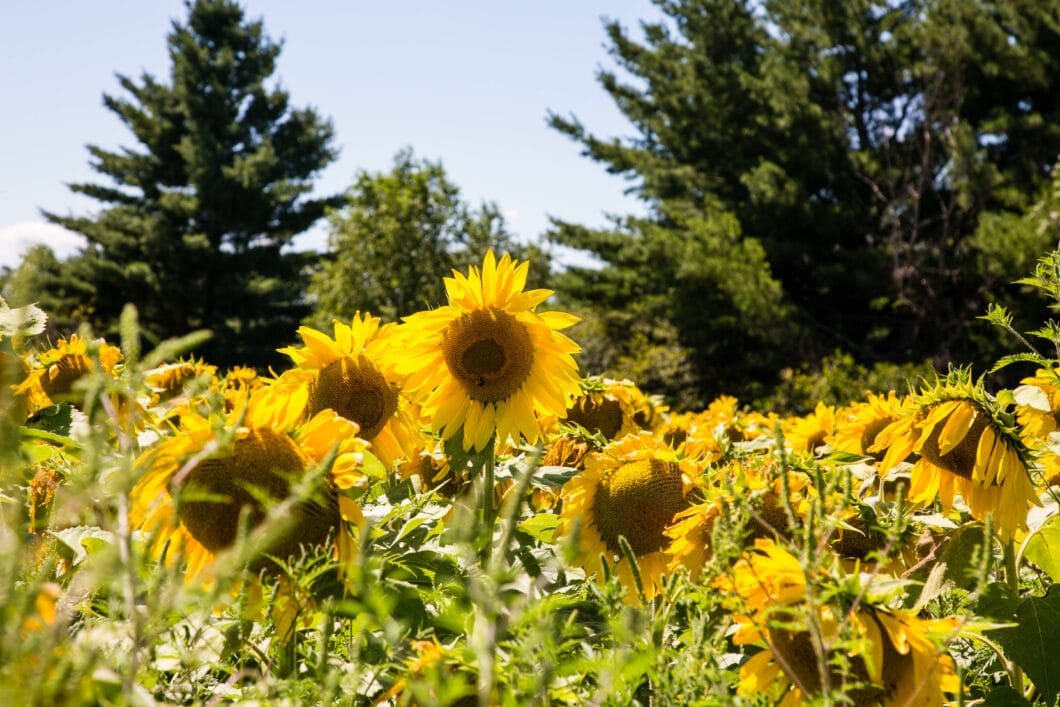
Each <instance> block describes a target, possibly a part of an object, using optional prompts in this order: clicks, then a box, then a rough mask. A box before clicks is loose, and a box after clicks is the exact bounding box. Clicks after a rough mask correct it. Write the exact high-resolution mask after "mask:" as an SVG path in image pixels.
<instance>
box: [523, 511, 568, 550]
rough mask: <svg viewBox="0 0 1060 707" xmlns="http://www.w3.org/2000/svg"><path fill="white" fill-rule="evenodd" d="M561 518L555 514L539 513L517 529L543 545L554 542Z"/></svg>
mask: <svg viewBox="0 0 1060 707" xmlns="http://www.w3.org/2000/svg"><path fill="white" fill-rule="evenodd" d="M558 523H559V516H558V515H556V514H555V513H538V514H537V515H533V516H530V517H529V518H527V519H526V520H524V521H523V522H522V523H520V524H519V525H518V526H517V527H518V528H519V530H521V531H523V532H524V533H526V534H527V535H529V536H530V537H532V538H535V539H536V540H539V541H541V542H543V543H550V542H552V537H553V535H555V533H556V525H557V524H558Z"/></svg>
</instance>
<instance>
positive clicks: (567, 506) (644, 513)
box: [556, 432, 698, 601]
mask: <svg viewBox="0 0 1060 707" xmlns="http://www.w3.org/2000/svg"><path fill="white" fill-rule="evenodd" d="M697 476H698V471H697V469H696V467H695V466H694V465H693V464H692V462H691V461H689V460H688V459H683V458H682V459H679V458H678V456H677V453H676V452H675V451H674V450H673V448H672V447H670V446H669V445H666V444H665V443H664V442H661V441H658V440H656V439H654V438H653V437H652V435H651V433H650V432H640V433H638V434H636V435H628V436H626V437H623V438H622V439H621V440H618V441H616V442H613V443H611V444H609V445H608V446H606V447H605V448H604V449H603V450H601V451H600V452H598V453H595V454H590V455H589V456H588V457H587V458H586V460H585V470H584V471H582V472H581V473H579V474H577V475H576V476H574V477H573V478H571V479H570V480H569V481H567V483H565V484H564V485H563V488H562V490H561V491H560V498H561V503H562V510H561V511H560V517H559V523H558V525H557V528H556V535H557V537H571V536H572V535H574V536H576V537H577V559H576V562H577V563H578V564H579V565H581V566H582V567H583V568H584V569H585V571H586V573H587V574H596V576H597V577H598V578H600V577H602V576H603V573H602V570H603V567H602V564H601V556H605V557H606V558H607V559H608V561H613V562H615V565H614V568H615V573H616V574H617V575H618V577H619V579H620V580H621V582H622V584H623V585H624V586H625V587H626V588H627V590H633V589H634V588H635V586H636V584H635V580H634V576H633V571H632V569H631V567H630V565H629V561H628V558H627V557H626V554H625V553H624V552H623V550H622V545H621V543H620V541H619V538H621V537H624V538H625V539H626V541H627V542H628V544H629V548H630V549H631V550H632V553H633V556H634V558H635V559H636V562H637V569H638V573H639V575H640V578H641V584H642V588H643V591H644V598H645V599H646V600H648V601H650V600H651V599H652V598H653V597H654V596H655V595H656V594H658V593H659V591H660V590H661V587H662V577H663V575H664V574H665V573H666V571H667V564H668V562H669V558H667V556H666V555H665V553H664V552H663V550H664V547H665V545H666V544H667V537H666V535H665V531H666V528H667V527H668V526H669V525H670V524H671V523H673V521H674V518H675V516H676V515H677V514H678V513H680V512H681V511H683V510H684V509H686V508H687V507H688V506H689V501H688V499H687V495H688V493H689V491H691V489H692V488H693V485H694V481H695V478H696V477H697ZM627 597H628V598H629V600H630V601H634V600H635V595H634V594H633V591H630V592H629V593H628V594H627Z"/></svg>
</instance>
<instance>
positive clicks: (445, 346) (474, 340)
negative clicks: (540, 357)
mask: <svg viewBox="0 0 1060 707" xmlns="http://www.w3.org/2000/svg"><path fill="white" fill-rule="evenodd" d="M442 354H443V355H444V356H445V363H446V365H447V366H448V367H449V371H450V373H452V374H453V377H454V378H456V379H457V380H458V381H459V382H460V385H461V386H463V388H464V391H465V392H466V393H467V395H468V397H469V398H471V399H472V400H477V401H479V402H480V403H496V402H500V401H502V400H507V399H508V398H510V397H511V396H512V395H514V394H515V393H516V392H517V391H518V390H519V388H521V387H522V385H523V383H524V382H525V381H526V379H527V378H528V377H529V376H530V370H531V369H532V367H533V365H534V347H533V342H532V341H531V340H530V332H529V331H528V330H527V328H526V326H525V325H524V324H522V323H521V322H520V321H519V320H517V319H516V318H515V317H513V316H512V315H511V314H509V313H508V312H505V311H504V310H501V309H496V308H491V309H477V310H474V311H471V312H466V313H464V314H462V315H461V316H460V318H458V319H456V320H454V321H453V322H452V323H450V325H449V326H448V328H446V330H445V332H444V333H443V334H442Z"/></svg>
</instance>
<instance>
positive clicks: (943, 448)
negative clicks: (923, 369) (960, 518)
mask: <svg viewBox="0 0 1060 707" xmlns="http://www.w3.org/2000/svg"><path fill="white" fill-rule="evenodd" d="M883 450H886V455H885V456H884V458H883V461H882V462H881V464H880V471H881V473H884V474H886V473H887V472H888V471H889V470H890V469H891V468H893V467H894V466H895V465H897V464H898V463H899V462H900V461H902V460H903V459H905V458H906V457H908V456H909V455H910V454H914V453H915V454H918V455H920V458H919V459H917V461H916V463H915V464H914V465H913V469H912V472H911V476H910V488H909V501H910V502H911V503H913V504H916V505H926V504H929V503H931V502H932V501H934V499H935V497H936V496H938V497H939V499H940V500H941V503H942V508H943V511H944V512H949V510H950V508H951V507H952V505H953V497H954V494H955V493H959V494H960V495H961V497H962V498H963V499H964V500H965V502H966V503H967V504H968V507H969V509H970V511H971V514H972V517H974V518H976V519H977V520H985V518H986V515H987V514H988V513H992V514H993V517H994V522H995V523H996V525H997V528H998V530H999V531H1000V533H1001V535H1002V537H1003V538H1012V537H1013V535H1014V534H1015V533H1016V532H1017V531H1026V529H1027V511H1028V506H1029V505H1030V504H1035V505H1041V502H1040V501H1039V500H1038V497H1037V494H1036V493H1035V490H1034V483H1033V482H1032V481H1031V477H1030V473H1029V472H1028V459H1029V456H1030V453H1029V452H1028V450H1027V448H1026V447H1025V446H1024V445H1023V442H1022V441H1021V440H1020V437H1019V434H1018V433H1017V431H1016V430H1015V429H1014V428H1013V427H1011V426H1009V425H1006V424H1005V422H1004V420H1003V419H1002V418H1001V414H1000V410H999V407H998V405H997V403H996V401H994V399H993V398H991V397H990V396H989V395H988V394H987V393H986V392H985V391H984V390H983V389H982V387H981V386H980V385H978V384H973V383H972V382H971V381H970V378H969V375H968V374H967V373H966V372H962V371H955V372H954V373H952V374H950V375H949V376H948V377H947V378H945V379H943V380H940V381H938V382H937V383H936V385H935V386H934V387H933V388H932V389H931V390H928V391H926V392H923V393H921V394H920V395H918V396H916V399H915V401H914V405H912V406H911V407H910V409H909V411H908V412H907V413H906V415H905V416H904V417H902V418H900V419H898V420H895V421H894V422H892V423H891V424H889V425H888V426H887V427H886V428H884V429H883V430H882V431H881V432H880V434H879V436H878V437H877V438H876V443H875V444H874V445H873V446H872V447H870V449H869V451H870V452H880V451H883Z"/></svg>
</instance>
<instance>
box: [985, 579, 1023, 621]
mask: <svg viewBox="0 0 1060 707" xmlns="http://www.w3.org/2000/svg"><path fill="white" fill-rule="evenodd" d="M1018 607H1019V599H1018V598H1017V597H1015V596H1013V594H1012V591H1011V590H1010V589H1009V588H1008V587H1006V586H1005V585H1004V584H1000V583H997V582H994V583H991V584H988V585H986V587H985V588H984V589H983V593H982V595H981V596H980V597H979V601H978V602H977V603H976V605H975V613H976V614H977V615H979V616H982V617H983V618H987V619H994V620H997V621H1012V620H1014V618H1015V616H1016V609H1017V608H1018Z"/></svg>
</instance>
